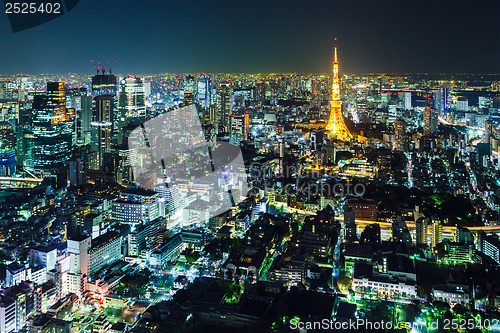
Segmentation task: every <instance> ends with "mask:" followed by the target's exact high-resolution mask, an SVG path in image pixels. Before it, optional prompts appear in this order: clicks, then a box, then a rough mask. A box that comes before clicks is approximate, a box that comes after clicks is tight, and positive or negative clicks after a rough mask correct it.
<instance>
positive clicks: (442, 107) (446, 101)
mask: <svg viewBox="0 0 500 333" xmlns="http://www.w3.org/2000/svg"><path fill="white" fill-rule="evenodd" d="M434 103H435V104H434V106H435V108H436V109H437V111H438V112H439V113H441V112H447V111H450V108H451V86H450V85H449V84H442V85H441V86H439V90H438V91H436V92H435V94H434Z"/></svg>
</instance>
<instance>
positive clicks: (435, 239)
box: [431, 216, 443, 249]
mask: <svg viewBox="0 0 500 333" xmlns="http://www.w3.org/2000/svg"><path fill="white" fill-rule="evenodd" d="M431 227H432V234H431V236H432V237H431V248H433V249H434V248H435V247H436V245H438V244H439V243H441V242H442V241H443V225H442V224H441V220H440V219H439V218H438V217H436V216H433V217H432V226H431Z"/></svg>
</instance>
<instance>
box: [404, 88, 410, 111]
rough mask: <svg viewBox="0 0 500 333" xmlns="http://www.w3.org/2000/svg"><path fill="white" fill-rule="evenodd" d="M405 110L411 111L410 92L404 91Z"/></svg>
mask: <svg viewBox="0 0 500 333" xmlns="http://www.w3.org/2000/svg"><path fill="white" fill-rule="evenodd" d="M405 110H411V91H405Z"/></svg>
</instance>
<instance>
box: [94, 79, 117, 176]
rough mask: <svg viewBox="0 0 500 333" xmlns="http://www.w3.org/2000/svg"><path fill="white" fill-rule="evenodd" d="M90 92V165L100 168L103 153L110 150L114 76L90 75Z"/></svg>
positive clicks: (102, 163) (114, 90)
mask: <svg viewBox="0 0 500 333" xmlns="http://www.w3.org/2000/svg"><path fill="white" fill-rule="evenodd" d="M92 93H93V95H94V111H93V113H92V122H91V133H92V139H91V149H92V154H91V158H90V167H91V168H92V169H94V170H101V169H102V168H103V165H104V164H105V163H104V155H105V154H107V153H109V152H110V150H111V137H112V136H113V121H114V105H115V98H116V76H114V75H111V74H109V75H106V74H105V73H104V72H103V73H102V74H101V75H99V74H98V75H94V76H93V77H92Z"/></svg>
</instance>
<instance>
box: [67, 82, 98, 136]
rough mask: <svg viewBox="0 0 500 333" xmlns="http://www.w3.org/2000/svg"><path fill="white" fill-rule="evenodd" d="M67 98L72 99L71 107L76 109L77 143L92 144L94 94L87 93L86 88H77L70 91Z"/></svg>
mask: <svg viewBox="0 0 500 333" xmlns="http://www.w3.org/2000/svg"><path fill="white" fill-rule="evenodd" d="M67 100H71V107H72V108H73V109H74V110H75V132H76V138H75V139H76V144H77V145H80V146H82V145H88V144H90V138H91V130H90V123H91V122H92V96H89V95H88V94H87V89H86V88H75V89H71V90H69V91H68V96H67Z"/></svg>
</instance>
